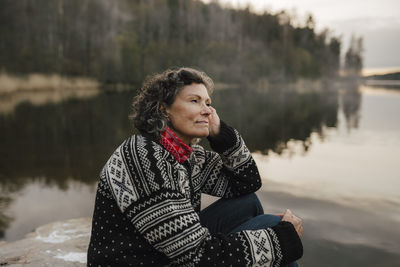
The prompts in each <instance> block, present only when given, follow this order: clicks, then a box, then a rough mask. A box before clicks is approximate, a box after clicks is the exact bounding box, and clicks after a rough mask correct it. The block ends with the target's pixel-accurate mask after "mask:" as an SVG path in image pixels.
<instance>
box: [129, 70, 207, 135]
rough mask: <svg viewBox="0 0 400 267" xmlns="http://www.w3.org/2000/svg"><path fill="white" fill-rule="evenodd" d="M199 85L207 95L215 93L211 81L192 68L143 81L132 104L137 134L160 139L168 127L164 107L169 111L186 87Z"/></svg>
mask: <svg viewBox="0 0 400 267" xmlns="http://www.w3.org/2000/svg"><path fill="white" fill-rule="evenodd" d="M192 83H201V84H204V86H205V87H206V88H207V91H208V93H209V94H211V93H212V92H213V90H214V83H213V81H212V79H211V78H210V77H209V76H208V75H207V74H205V73H204V72H202V71H199V70H196V69H193V68H179V69H168V70H166V71H164V72H162V73H159V74H155V75H153V76H150V77H148V78H146V80H145V82H144V83H143V86H142V88H141V89H140V91H139V93H138V95H137V96H136V97H135V99H134V101H133V115H132V116H131V119H132V120H133V124H134V126H135V127H136V129H138V130H139V132H140V133H149V134H154V135H155V136H156V137H158V138H159V137H160V135H161V133H162V132H163V131H164V130H165V128H166V127H167V125H168V119H167V114H166V111H165V107H170V106H171V105H172V103H174V101H175V97H176V96H177V95H178V93H179V92H180V90H182V88H183V87H184V86H185V85H190V84H192Z"/></svg>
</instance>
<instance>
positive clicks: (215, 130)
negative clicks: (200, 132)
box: [208, 107, 221, 137]
mask: <svg viewBox="0 0 400 267" xmlns="http://www.w3.org/2000/svg"><path fill="white" fill-rule="evenodd" d="M210 110H211V113H210V116H209V118H208V128H209V136H211V137H213V136H216V135H218V134H219V129H220V125H221V121H220V119H219V116H218V114H217V111H216V110H215V108H213V107H210Z"/></svg>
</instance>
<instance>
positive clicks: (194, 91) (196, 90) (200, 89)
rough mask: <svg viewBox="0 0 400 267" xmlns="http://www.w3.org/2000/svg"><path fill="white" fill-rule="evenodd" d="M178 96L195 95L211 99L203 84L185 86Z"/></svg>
mask: <svg viewBox="0 0 400 267" xmlns="http://www.w3.org/2000/svg"><path fill="white" fill-rule="evenodd" d="M178 95H181V96H183V97H186V96H191V95H194V96H198V97H200V98H204V99H210V96H209V95H208V90H207V88H206V87H205V86H204V84H202V83H192V84H189V85H185V86H184V87H183V88H182V90H181V91H180V92H179V94H178Z"/></svg>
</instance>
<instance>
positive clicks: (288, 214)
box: [282, 209, 303, 237]
mask: <svg viewBox="0 0 400 267" xmlns="http://www.w3.org/2000/svg"><path fill="white" fill-rule="evenodd" d="M282 221H286V222H290V223H292V224H293V226H294V228H295V229H296V232H297V234H298V235H299V237H301V236H302V235H303V221H302V220H301V219H300V218H299V217H297V216H296V215H294V214H293V213H292V211H291V210H289V209H288V210H286V211H285V213H284V214H283V215H282Z"/></svg>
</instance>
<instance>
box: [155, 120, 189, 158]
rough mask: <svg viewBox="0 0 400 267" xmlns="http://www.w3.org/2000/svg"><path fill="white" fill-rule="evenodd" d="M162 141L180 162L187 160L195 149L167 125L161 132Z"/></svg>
mask: <svg viewBox="0 0 400 267" xmlns="http://www.w3.org/2000/svg"><path fill="white" fill-rule="evenodd" d="M160 143H161V144H162V145H163V146H164V147H165V149H167V150H168V152H170V153H171V154H172V155H173V156H174V157H175V158H176V160H177V161H178V162H179V163H183V162H185V161H186V160H187V159H188V158H189V156H190V154H191V153H192V152H193V149H192V148H191V147H190V146H188V145H186V144H185V143H184V142H182V140H181V139H179V137H178V136H176V134H175V133H174V132H173V131H172V130H171V129H170V128H169V127H168V126H167V128H166V129H165V131H164V132H163V133H162V134H161V140H160Z"/></svg>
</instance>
